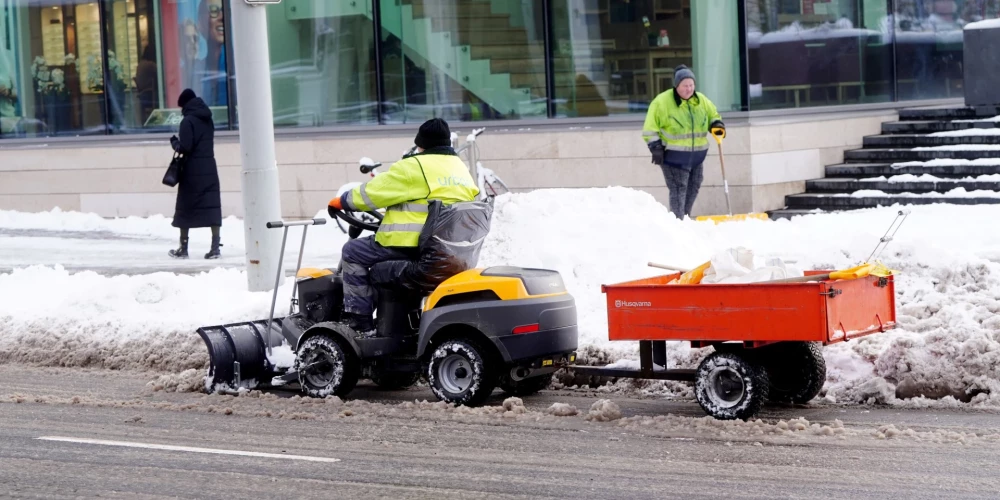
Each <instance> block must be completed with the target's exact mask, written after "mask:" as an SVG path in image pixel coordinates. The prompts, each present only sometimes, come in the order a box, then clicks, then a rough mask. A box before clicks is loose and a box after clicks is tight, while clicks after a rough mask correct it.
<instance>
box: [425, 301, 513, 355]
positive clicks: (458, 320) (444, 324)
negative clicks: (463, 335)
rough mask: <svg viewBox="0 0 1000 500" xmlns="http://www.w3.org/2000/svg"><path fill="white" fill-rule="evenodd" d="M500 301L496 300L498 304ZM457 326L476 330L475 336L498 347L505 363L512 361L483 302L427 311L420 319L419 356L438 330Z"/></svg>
mask: <svg viewBox="0 0 1000 500" xmlns="http://www.w3.org/2000/svg"><path fill="white" fill-rule="evenodd" d="M499 302H500V301H496V303H497V304H499ZM487 304H491V305H492V304H493V302H492V301H491V302H487ZM456 326H459V327H465V328H467V329H469V330H475V331H476V333H475V334H473V336H476V337H479V339H480V340H487V341H489V343H490V344H492V345H493V346H495V347H496V348H497V351H498V352H499V354H500V356H501V357H502V358H503V361H504V363H509V362H510V360H511V357H510V353H508V352H507V348H506V347H504V345H503V343H501V342H499V341H498V340H497V337H496V331H495V330H496V326H495V324H494V322H493V321H491V315H490V314H484V304H483V303H482V302H479V303H468V304H455V305H450V306H445V307H441V308H435V309H432V310H430V311H427V312H425V313H424V314H423V317H422V318H421V321H420V334H419V337H418V339H417V358H421V357H423V356H424V354H426V352H427V347H428V346H429V345H430V342H431V340H432V339H433V338H434V336H435V335H437V333H438V332H440V331H441V330H442V329H445V328H449V327H456Z"/></svg>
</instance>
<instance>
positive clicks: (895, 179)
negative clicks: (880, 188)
mask: <svg viewBox="0 0 1000 500" xmlns="http://www.w3.org/2000/svg"><path fill="white" fill-rule="evenodd" d="M858 180H860V181H861V182H888V183H892V184H895V183H901V182H1000V174H986V175H980V176H976V177H972V176H971V175H970V176H966V177H963V178H961V179H956V178H944V177H937V176H933V175H931V174H922V175H914V174H901V175H894V176H892V177H886V176H884V175H880V176H878V177H867V178H864V179H858Z"/></svg>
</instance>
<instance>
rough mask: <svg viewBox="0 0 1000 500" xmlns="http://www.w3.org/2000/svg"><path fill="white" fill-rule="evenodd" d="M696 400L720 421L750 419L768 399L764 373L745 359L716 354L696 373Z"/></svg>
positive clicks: (735, 355)
mask: <svg viewBox="0 0 1000 500" xmlns="http://www.w3.org/2000/svg"><path fill="white" fill-rule="evenodd" d="M694 387H695V391H694V392H695V397H696V398H697V399H698V404H700V405H701V407H702V409H704V410H705V412H707V413H708V414H709V415H711V416H713V417H715V418H717V419H719V420H735V419H740V420H749V419H750V418H752V417H753V416H754V415H756V414H757V412H758V411H760V408H761V406H763V405H764V401H766V400H767V393H768V388H769V384H768V380H767V371H766V370H764V369H763V368H762V367H761V366H759V365H758V364H756V363H754V362H753V361H751V360H750V359H749V358H748V357H746V356H742V355H740V354H737V353H733V352H716V353H713V354H711V355H710V356H708V357H707V358H705V359H704V360H703V361H702V362H701V364H700V365H699V366H698V370H697V372H696V374H695V383H694Z"/></svg>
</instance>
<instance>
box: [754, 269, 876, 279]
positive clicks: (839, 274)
mask: <svg viewBox="0 0 1000 500" xmlns="http://www.w3.org/2000/svg"><path fill="white" fill-rule="evenodd" d="M874 268H875V265H874V264H862V265H860V266H857V267H852V268H850V269H844V270H841V271H833V272H829V273H824V274H813V275H811V276H796V277H795V278H783V279H780V280H771V281H761V282H760V283H806V282H809V281H825V280H855V279H858V278H864V277H865V276H868V275H869V274H871V273H872V269H874Z"/></svg>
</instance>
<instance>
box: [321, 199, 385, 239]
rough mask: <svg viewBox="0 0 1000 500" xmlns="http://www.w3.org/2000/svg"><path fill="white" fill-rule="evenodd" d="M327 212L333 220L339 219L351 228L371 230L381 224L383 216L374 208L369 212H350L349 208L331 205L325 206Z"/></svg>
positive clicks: (374, 229)
mask: <svg viewBox="0 0 1000 500" xmlns="http://www.w3.org/2000/svg"><path fill="white" fill-rule="evenodd" d="M327 212H328V213H329V214H330V217H333V218H334V220H336V219H340V220H342V221H344V222H346V223H347V224H348V225H350V226H351V227H353V228H357V229H360V230H363V231H371V232H376V231H378V227H379V226H380V225H381V224H382V218H383V217H384V216H383V215H382V214H381V213H379V212H378V211H375V210H372V211H369V212H352V211H350V210H338V209H336V208H334V207H331V206H327ZM359 234H360V232H359Z"/></svg>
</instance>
